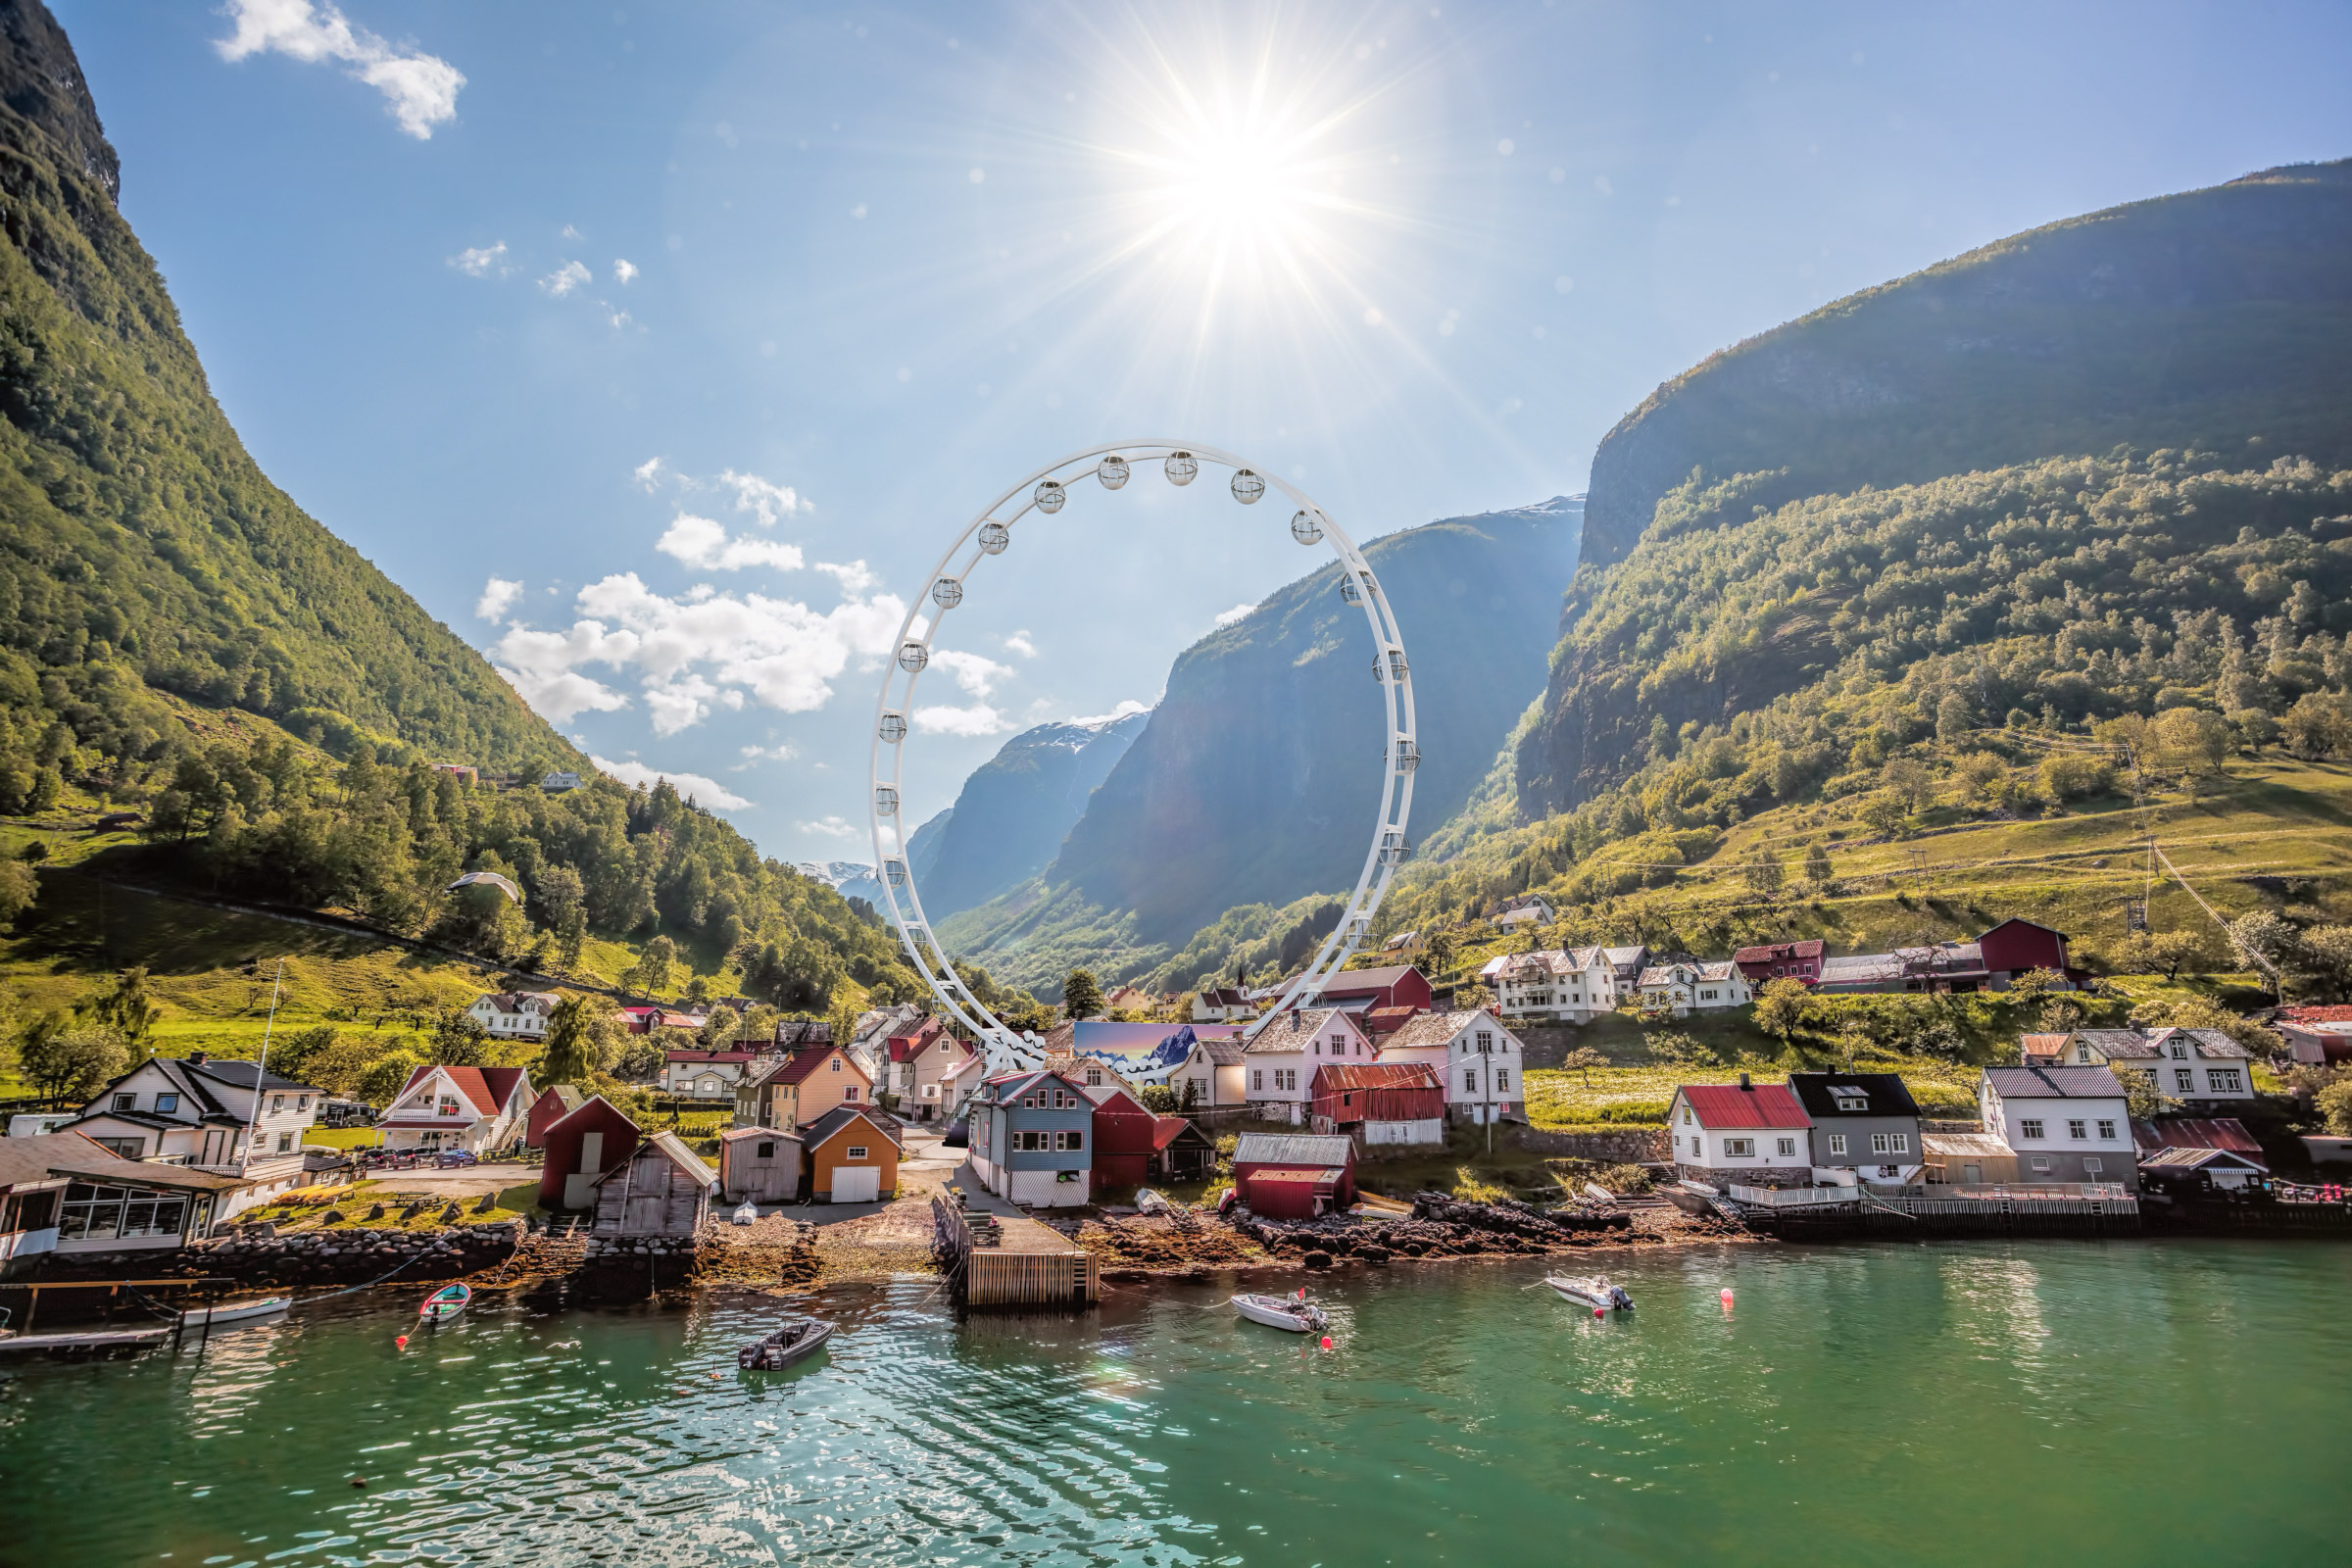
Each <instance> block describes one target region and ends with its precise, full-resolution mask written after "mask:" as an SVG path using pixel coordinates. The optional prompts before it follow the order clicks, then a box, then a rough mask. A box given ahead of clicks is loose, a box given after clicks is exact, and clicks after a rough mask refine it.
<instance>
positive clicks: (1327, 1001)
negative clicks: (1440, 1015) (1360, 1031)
mask: <svg viewBox="0 0 2352 1568" xmlns="http://www.w3.org/2000/svg"><path fill="white" fill-rule="evenodd" d="M1307 1005H1309V1006H1312V1007H1338V1008H1339V1009H1340V1010H1341V1011H1343V1012H1350V1013H1364V1012H1370V1011H1372V1010H1373V1009H1374V1008H1376V1007H1415V1008H1424V1009H1425V1008H1427V1007H1428V1006H1429V1005H1431V998H1430V991H1429V979H1428V977H1427V976H1426V975H1424V974H1422V972H1421V971H1420V970H1419V969H1418V968H1415V967H1414V966H1413V965H1412V964H1409V963H1401V964H1396V965H1392V966H1390V967H1387V968H1381V969H1343V970H1341V971H1340V972H1339V973H1338V974H1335V975H1333V976H1332V977H1331V978H1330V979H1328V980H1326V981H1324V982H1323V988H1322V990H1321V991H1320V992H1318V993H1317V994H1316V995H1315V996H1314V997H1313V998H1311V999H1310V1000H1309V1002H1308V1004H1307Z"/></svg>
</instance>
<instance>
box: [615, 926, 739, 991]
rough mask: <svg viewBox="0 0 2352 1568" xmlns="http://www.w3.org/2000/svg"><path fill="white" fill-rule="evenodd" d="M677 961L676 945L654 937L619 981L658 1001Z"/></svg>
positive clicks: (663, 938) (667, 939)
mask: <svg viewBox="0 0 2352 1568" xmlns="http://www.w3.org/2000/svg"><path fill="white" fill-rule="evenodd" d="M769 946H771V947H772V946H774V944H772V943H771V944H769ZM677 961H678V945H677V944H676V943H675V942H672V941H670V939H669V938H667V937H655V938H654V939H653V940H652V941H650V942H648V943H646V945H645V947H644V949H643V951H641V952H640V953H639V954H638V955H637V961H636V962H635V963H633V964H631V965H630V966H629V971H628V973H626V974H624V975H622V976H621V977H620V983H621V984H622V985H624V986H626V987H628V988H629V989H630V990H631V991H635V992H638V993H640V994H641V995H644V996H648V997H652V998H654V999H655V1000H657V1001H659V1000H660V999H661V997H662V993H663V992H665V991H667V990H668V989H669V976H670V971H671V970H672V969H673V968H675V967H676V966H677ZM747 978H748V977H747Z"/></svg>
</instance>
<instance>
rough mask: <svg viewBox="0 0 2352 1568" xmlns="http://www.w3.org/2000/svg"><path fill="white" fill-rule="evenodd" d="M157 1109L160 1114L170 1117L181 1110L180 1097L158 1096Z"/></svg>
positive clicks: (156, 1099) (156, 1098)
mask: <svg viewBox="0 0 2352 1568" xmlns="http://www.w3.org/2000/svg"><path fill="white" fill-rule="evenodd" d="M155 1108H156V1111H157V1112H158V1113H159V1114H161V1115H165V1116H169V1115H171V1114H172V1112H173V1111H175V1110H177V1109H179V1097H178V1096H177V1095H158V1096H156V1097H155Z"/></svg>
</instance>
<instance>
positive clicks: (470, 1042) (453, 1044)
mask: <svg viewBox="0 0 2352 1568" xmlns="http://www.w3.org/2000/svg"><path fill="white" fill-rule="evenodd" d="M427 1049H428V1051H429V1052H430V1054H431V1057H432V1061H433V1065H435V1066H437V1067H479V1066H482V1065H483V1064H484V1063H486V1062H487V1061H488V1060H489V1059H490V1034H489V1031H488V1030H486V1029H484V1028H483V1027H482V1024H481V1020H480V1019H478V1018H476V1017H475V1016H474V1015H473V1014H472V1013H470V1012H467V1011H466V1009H465V1008H464V1007H451V1008H449V1009H448V1010H446V1011H444V1012H443V1013H442V1014H441V1016H440V1017H438V1018H436V1019H434V1020H433V1038H432V1043H431V1045H430V1046H429V1047H428V1048H427Z"/></svg>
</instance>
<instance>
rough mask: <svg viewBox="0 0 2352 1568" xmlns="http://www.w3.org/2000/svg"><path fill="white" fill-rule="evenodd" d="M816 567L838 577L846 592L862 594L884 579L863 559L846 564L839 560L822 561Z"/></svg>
mask: <svg viewBox="0 0 2352 1568" xmlns="http://www.w3.org/2000/svg"><path fill="white" fill-rule="evenodd" d="M816 569H817V570H818V571H821V572H824V573H826V574H827V575H829V576H831V577H833V578H835V579H837V580H838V581H839V582H840V583H841V591H842V592H843V593H845V594H851V595H857V594H861V593H864V592H866V591H867V590H868V589H872V588H879V587H880V586H881V585H882V579H881V578H880V577H879V576H877V575H875V573H874V572H873V571H872V570H871V569H870V568H869V567H868V566H867V565H866V564H865V563H864V562H862V561H853V562H850V563H848V564H846V565H845V564H842V563H841V562H838V561H820V562H818V563H817V564H816Z"/></svg>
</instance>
